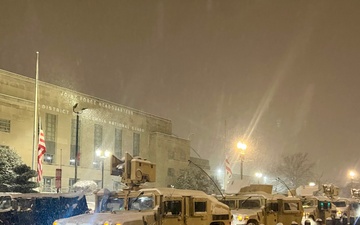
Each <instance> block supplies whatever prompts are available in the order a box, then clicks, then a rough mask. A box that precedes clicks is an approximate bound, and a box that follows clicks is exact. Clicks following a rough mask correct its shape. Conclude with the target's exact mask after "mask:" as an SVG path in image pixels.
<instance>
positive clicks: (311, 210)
mask: <svg viewBox="0 0 360 225" xmlns="http://www.w3.org/2000/svg"><path fill="white" fill-rule="evenodd" d="M301 202H302V205H303V208H304V218H303V221H304V220H306V219H308V218H311V217H313V218H314V219H315V220H316V221H318V222H321V223H322V224H324V223H325V222H326V219H327V218H335V214H336V210H335V206H334V205H333V204H332V203H331V200H330V199H329V198H328V197H326V196H302V197H301Z"/></svg>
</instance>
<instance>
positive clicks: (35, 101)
mask: <svg viewBox="0 0 360 225" xmlns="http://www.w3.org/2000/svg"><path fill="white" fill-rule="evenodd" d="M38 80H39V52H36V70H35V100H34V131H33V149H32V169H33V170H35V157H36V156H37V154H36V153H37V152H36V149H37V148H36V144H37V126H38Z"/></svg>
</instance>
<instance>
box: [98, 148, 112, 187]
mask: <svg viewBox="0 0 360 225" xmlns="http://www.w3.org/2000/svg"><path fill="white" fill-rule="evenodd" d="M96 156H98V157H99V158H100V159H101V188H104V163H105V159H106V158H108V157H109V156H110V152H109V151H108V150H105V151H102V150H100V149H98V150H96Z"/></svg>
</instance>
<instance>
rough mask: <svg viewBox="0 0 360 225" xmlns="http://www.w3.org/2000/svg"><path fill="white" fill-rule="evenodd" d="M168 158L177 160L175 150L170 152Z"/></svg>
mask: <svg viewBox="0 0 360 225" xmlns="http://www.w3.org/2000/svg"><path fill="white" fill-rule="evenodd" d="M168 158H169V159H174V158H175V153H174V150H172V149H169V150H168Z"/></svg>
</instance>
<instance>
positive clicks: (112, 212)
mask: <svg viewBox="0 0 360 225" xmlns="http://www.w3.org/2000/svg"><path fill="white" fill-rule="evenodd" d="M112 165H113V168H112V174H113V175H115V174H118V172H119V175H121V176H122V180H123V181H124V182H125V183H126V184H127V185H128V186H129V187H130V188H129V189H125V190H122V191H117V192H110V191H108V190H106V189H103V190H100V191H98V192H96V193H95V195H96V198H95V204H96V206H95V212H94V213H91V214H84V215H79V216H75V217H70V218H67V219H60V220H56V221H55V222H54V223H53V225H70V224H71V225H73V224H77V225H85V224H86V225H95V224H96V225H98V224H104V225H105V224H107V225H109V224H112V225H118V224H121V225H130V224H131V225H144V224H149V225H150V224H154V225H173V224H178V225H185V224H186V225H196V224H199V225H200V224H204V225H205V224H209V225H228V224H230V222H231V212H230V209H229V207H228V206H227V205H225V204H223V203H221V202H219V201H218V200H217V199H216V198H215V197H213V196H209V195H207V194H206V193H204V192H202V191H195V190H180V189H174V188H141V187H140V184H142V183H144V182H153V181H154V176H155V172H154V171H155V165H154V164H152V163H150V162H149V161H147V160H144V159H141V158H134V159H133V158H132V157H131V156H130V155H129V154H128V153H127V154H126V156H125V159H124V160H118V159H116V158H115V157H114V156H113V157H112ZM114 167H115V169H114Z"/></svg>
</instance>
